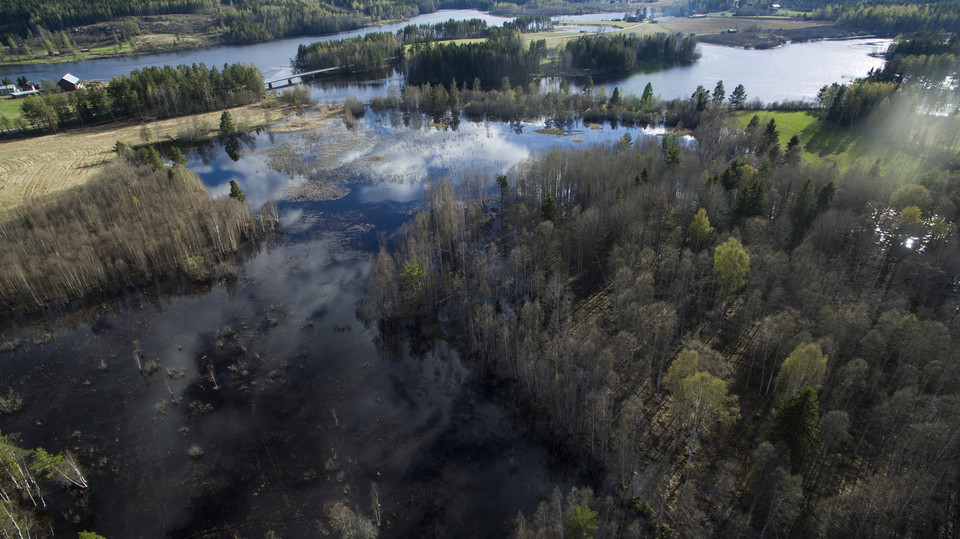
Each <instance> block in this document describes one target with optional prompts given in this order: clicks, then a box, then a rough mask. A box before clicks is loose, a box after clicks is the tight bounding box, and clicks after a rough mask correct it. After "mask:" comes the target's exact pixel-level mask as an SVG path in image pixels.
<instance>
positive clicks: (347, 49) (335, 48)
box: [293, 32, 404, 72]
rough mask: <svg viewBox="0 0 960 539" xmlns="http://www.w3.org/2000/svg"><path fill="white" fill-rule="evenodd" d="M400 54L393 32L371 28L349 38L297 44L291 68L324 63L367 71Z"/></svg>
mask: <svg viewBox="0 0 960 539" xmlns="http://www.w3.org/2000/svg"><path fill="white" fill-rule="evenodd" d="M403 56H404V54H403V45H402V43H400V42H399V41H398V40H397V36H396V35H395V34H392V33H389V32H374V33H369V34H367V35H364V36H359V37H354V38H350V39H340V40H336V41H318V42H316V43H311V44H309V45H300V46H299V47H297V56H296V57H295V58H294V59H293V68H294V69H295V70H296V71H300V72H306V71H313V70H316V69H323V68H327V67H344V68H349V69H351V70H354V71H356V70H362V71H370V70H373V69H381V68H384V67H386V66H387V65H388V64H391V63H396V62H400V61H402V60H403Z"/></svg>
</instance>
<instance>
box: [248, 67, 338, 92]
mask: <svg viewBox="0 0 960 539" xmlns="http://www.w3.org/2000/svg"><path fill="white" fill-rule="evenodd" d="M341 69H343V68H341V67H327V68H324V69H317V70H316V71H306V72H304V73H294V74H292V75H287V76H285V77H276V78H273V79H270V80H265V81H263V83H264V84H265V85H266V86H267V90H272V89H273V88H274V86H273V85H274V84H276V83H278V82H285V83H284V84H281V85H280V86H278V88H282V87H284V86H290V85H291V84H293V79H300V82H303V81H304V80H306V79H307V78H309V77H312V76H314V75H320V74H322V73H333V72H334V71H339V70H341Z"/></svg>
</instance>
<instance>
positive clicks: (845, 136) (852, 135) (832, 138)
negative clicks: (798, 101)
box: [737, 111, 930, 180]
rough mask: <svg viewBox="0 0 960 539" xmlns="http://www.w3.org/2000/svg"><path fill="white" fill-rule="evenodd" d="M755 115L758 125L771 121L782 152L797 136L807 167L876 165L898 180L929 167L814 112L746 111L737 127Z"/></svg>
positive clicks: (917, 158)
mask: <svg viewBox="0 0 960 539" xmlns="http://www.w3.org/2000/svg"><path fill="white" fill-rule="evenodd" d="M754 114H756V115H757V116H759V118H760V124H761V125H766V124H767V122H769V121H770V119H771V118H773V119H774V121H775V122H776V124H777V129H778V130H779V131H780V145H781V147H783V148H786V146H787V142H789V141H790V138H791V137H793V135H799V136H800V141H801V143H802V144H803V148H804V159H805V160H806V161H807V162H809V163H822V164H826V165H831V166H836V167H837V168H838V169H841V170H842V169H846V168H848V167H850V166H863V167H872V166H873V165H874V164H876V163H877V162H879V163H880V166H881V170H883V171H884V172H885V173H886V174H887V175H888V176H889V177H890V178H893V179H897V180H905V179H910V178H913V177H916V176H917V174H918V173H919V172H920V171H922V170H924V169H926V168H928V167H929V166H930V163H927V162H925V159H924V158H923V157H922V156H920V155H917V154H915V153H912V152H907V151H905V150H904V147H903V146H896V145H893V144H890V143H888V142H885V141H883V140H880V139H878V138H876V137H874V136H872V135H871V134H870V133H867V132H865V131H863V130H857V129H853V130H850V129H842V128H839V127H836V126H832V125H829V124H825V123H822V122H820V121H819V115H818V114H817V113H816V112H811V111H797V112H777V111H759V112H755V111H745V112H741V113H740V115H739V117H738V118H737V125H738V126H739V127H741V128H744V127H746V126H747V124H748V123H749V122H750V118H752V117H753V115H754Z"/></svg>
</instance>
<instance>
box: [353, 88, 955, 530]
mask: <svg viewBox="0 0 960 539" xmlns="http://www.w3.org/2000/svg"><path fill="white" fill-rule="evenodd" d="M860 82H861V83H864V84H866V82H865V81H860ZM694 100H695V96H693V97H692V98H691V101H694ZM831 106H832V104H831ZM726 109H727V104H726V103H722V102H721V103H718V104H716V105H714V106H709V107H706V108H705V109H703V110H700V111H698V115H699V121H698V122H697V127H696V128H695V129H693V132H692V134H693V135H694V138H695V140H696V141H697V142H696V143H684V142H682V141H680V140H678V139H677V138H675V137H673V136H665V137H661V138H643V139H639V140H636V141H633V140H631V139H630V138H629V137H624V138H623V139H621V140H620V142H619V143H617V144H613V145H605V146H595V147H588V148H582V149H579V150H568V151H563V150H551V151H548V152H546V153H543V154H540V155H537V156H535V157H532V158H531V159H530V160H529V161H528V162H526V163H525V164H523V165H522V166H520V167H518V168H516V169H515V170H513V171H512V172H511V173H509V174H507V175H499V176H497V177H496V178H491V180H494V181H495V185H496V186H497V187H496V190H495V191H494V192H493V193H489V194H487V195H484V194H483V193H482V192H480V191H475V190H470V189H463V188H458V187H456V186H455V185H454V183H452V182H451V181H449V180H445V179H441V180H438V181H437V182H436V183H435V184H434V185H433V186H432V187H431V188H430V189H429V191H428V192H427V193H426V194H425V197H424V208H423V210H422V211H420V212H419V213H418V214H417V215H416V217H415V218H414V219H413V220H412V221H411V222H410V223H409V224H408V225H407V226H406V227H405V230H404V231H403V233H402V234H401V235H400V236H399V237H397V238H396V239H394V241H393V242H392V243H391V245H390V246H384V247H383V248H382V249H381V251H380V253H379V255H378V256H377V262H376V265H375V269H374V271H373V275H372V277H371V281H370V284H369V288H368V299H367V302H366V303H365V305H364V306H363V311H364V312H365V313H366V316H367V317H368V319H370V320H371V321H372V323H374V324H375V327H377V328H378V330H379V331H380V332H381V334H382V335H386V336H388V335H391V334H395V333H397V332H399V333H405V332H418V331H423V330H424V329H423V328H429V327H431V326H432V325H434V324H436V323H437V322H438V321H440V320H442V321H443V325H444V327H447V328H455V329H454V330H453V333H454V336H455V337H456V338H457V339H458V342H460V343H461V349H462V351H463V353H465V354H468V355H469V357H471V358H472V360H473V361H474V362H475V365H476V368H477V369H478V370H479V371H480V372H483V373H485V374H486V376H488V377H490V378H491V379H493V380H496V383H498V384H506V385H507V387H509V388H510V391H511V393H512V394H514V395H515V396H516V398H517V402H518V403H519V404H518V405H519V406H521V407H522V408H523V409H524V410H525V411H526V414H527V415H530V416H535V417H538V418H540V419H539V421H538V424H539V428H538V432H539V433H540V435H541V436H543V437H544V438H546V439H549V440H552V441H554V442H555V443H559V444H562V445H565V446H567V447H569V448H571V450H573V451H575V452H576V454H578V455H580V458H581V459H582V462H584V463H594V464H595V465H596V466H597V467H599V468H600V469H602V470H603V473H602V474H601V476H602V477H600V478H598V479H596V480H595V482H594V483H593V484H586V485H581V486H578V487H575V488H574V489H572V490H571V491H570V492H569V493H563V492H560V491H559V490H557V491H555V492H554V493H553V494H551V495H550V496H549V497H548V499H547V500H545V501H544V502H543V503H542V504H541V506H540V508H539V509H538V510H537V511H535V512H534V513H532V514H522V513H521V514H518V515H517V517H516V519H515V521H514V536H515V537H563V536H569V535H570V534H573V535H576V536H581V535H579V534H583V535H582V536H594V537H607V536H642V535H664V536H673V535H679V536H705V535H713V536H737V535H744V536H789V535H793V536H828V537H851V536H858V535H871V536H879V535H886V536H943V535H950V534H951V533H952V532H951V530H953V529H955V528H956V526H957V525H958V522H957V515H958V514H960V513H958V510H960V499H958V497H957V496H956V492H957V489H958V487H960V484H958V481H960V473H958V470H960V437H958V433H960V424H958V423H957V420H956V418H957V417H958V412H960V398H958V395H960V368H958V365H960V362H958V361H960V357H958V350H960V347H957V346H956V339H958V338H960V336H958V328H960V325H958V318H957V312H958V308H960V296H958V290H957V286H956V282H955V276H956V275H957V273H958V271H960V252H958V251H957V245H960V242H958V240H960V238H958V231H957V222H958V218H960V190H958V187H957V186H958V185H960V183H958V181H960V163H958V162H957V159H956V153H955V152H951V151H944V150H945V149H947V148H944V147H936V146H927V147H923V148H917V149H915V151H918V152H921V154H922V155H923V156H924V157H925V159H926V164H927V168H925V169H923V170H921V171H918V173H917V175H916V176H915V177H913V178H911V179H909V180H907V181H903V182H897V181H894V180H893V179H892V178H889V177H888V176H887V175H886V174H885V173H884V169H883V167H882V165H881V164H880V162H879V161H878V162H877V163H876V164H874V165H859V166H854V167H851V168H848V169H845V170H843V169H837V168H834V167H826V166H820V165H815V164H813V163H812V162H807V161H806V160H805V159H804V158H803V157H802V151H801V150H802V146H803V144H804V142H805V141H803V140H801V139H800V137H795V138H794V139H791V141H790V142H789V144H787V146H786V148H784V147H781V142H780V139H779V134H778V131H777V126H776V123H775V122H774V121H772V120H771V121H770V122H767V123H764V122H760V121H756V120H755V121H752V122H751V123H750V125H748V126H747V128H746V129H739V128H737V127H736V124H735V123H734V120H733V115H732V114H731V113H730V112H729V111H728V110H726ZM873 112H875V110H867V109H865V112H864V115H865V118H863V119H861V121H860V123H861V124H862V125H872V124H870V123H869V122H870V120H869V118H868V117H869V116H870V114H871V113H873ZM911 113H912V114H922V113H923V111H922V110H912V111H911ZM824 114H825V115H828V114H829V108H827V109H825V110H824ZM828 121H829V120H828ZM889 121H891V122H892V121H895V120H894V119H893V118H891V119H890V120H889ZM945 121H949V122H951V125H952V126H953V128H952V129H953V131H954V132H956V129H957V127H960V126H957V120H956V117H953V118H951V119H949V120H945ZM864 122H866V123H864ZM897 125H898V126H899V127H900V128H901V129H900V132H899V133H898V135H897V136H898V137H899V138H900V139H903V140H905V139H913V138H914V136H915V135H916V134H917V133H918V132H921V131H923V130H924V129H926V128H925V127H923V126H922V125H920V124H919V123H918V122H914V123H908V122H902V123H898V124H897ZM951 140H952V142H950V145H951V146H950V147H952V145H955V143H956V141H955V138H954V139H951ZM387 338H388V337H387ZM585 465H587V464H585Z"/></svg>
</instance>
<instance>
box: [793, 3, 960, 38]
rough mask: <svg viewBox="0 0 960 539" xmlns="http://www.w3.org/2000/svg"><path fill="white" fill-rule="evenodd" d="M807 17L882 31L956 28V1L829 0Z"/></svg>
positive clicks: (959, 10)
mask: <svg viewBox="0 0 960 539" xmlns="http://www.w3.org/2000/svg"><path fill="white" fill-rule="evenodd" d="M811 17H812V18H814V19H823V20H832V21H836V23H837V24H843V25H849V26H856V27H859V28H864V29H867V30H869V31H871V32H876V33H880V34H884V35H896V34H900V33H906V32H918V31H928V32H937V31H945V32H956V31H957V30H958V29H960V2H956V1H954V0H948V1H940V2H923V3H920V2H908V3H901V2H889V3H888V2H879V3H875V2H858V3H853V4H833V3H831V4H830V5H826V6H822V7H819V8H817V9H815V10H813V13H812V14H811Z"/></svg>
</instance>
